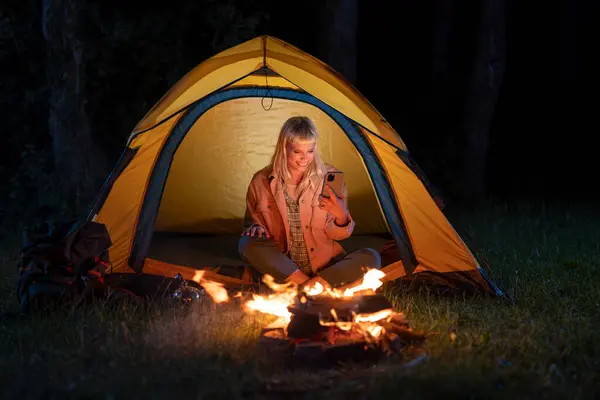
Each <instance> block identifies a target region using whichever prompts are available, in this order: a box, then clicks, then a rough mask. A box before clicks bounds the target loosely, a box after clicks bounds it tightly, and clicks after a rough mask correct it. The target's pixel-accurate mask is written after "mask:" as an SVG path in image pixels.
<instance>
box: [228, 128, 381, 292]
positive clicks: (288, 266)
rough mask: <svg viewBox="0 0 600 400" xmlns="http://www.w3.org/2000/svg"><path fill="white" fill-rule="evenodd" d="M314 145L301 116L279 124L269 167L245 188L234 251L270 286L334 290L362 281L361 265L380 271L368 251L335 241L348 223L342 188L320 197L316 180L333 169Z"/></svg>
mask: <svg viewBox="0 0 600 400" xmlns="http://www.w3.org/2000/svg"><path fill="white" fill-rule="evenodd" d="M317 141H318V134H317V130H316V128H315V126H314V124H313V123H312V121H311V120H310V119H309V118H307V117H292V118H290V119H288V120H287V121H286V122H285V123H284V124H283V126H282V128H281V131H280V133H279V138H278V140H277V146H276V148H275V153H274V154H273V157H272V159H271V163H270V165H269V166H267V167H265V168H263V169H262V170H260V171H258V172H257V173H256V174H254V176H253V178H252V181H251V182H250V185H249V187H248V192H247V196H246V216H245V221H244V232H243V233H242V237H241V238H240V242H239V251H240V253H241V255H242V256H243V257H244V258H245V259H246V260H247V261H248V262H249V263H250V264H251V265H252V266H253V267H255V268H256V269H257V270H258V271H259V272H261V273H263V274H269V275H272V276H273V277H274V278H275V279H276V280H278V281H291V282H295V283H297V284H298V285H302V286H305V285H311V284H313V283H315V282H320V283H321V284H323V285H325V286H330V287H338V286H342V285H348V284H351V283H353V282H354V281H357V280H359V279H360V278H362V276H363V275H364V273H365V270H363V268H362V267H367V268H380V266H381V258H380V256H379V253H377V251H375V250H373V249H369V248H363V249H360V250H357V251H355V252H353V253H350V254H347V253H346V252H345V250H344V249H343V248H342V246H341V245H340V244H339V243H337V241H338V240H343V239H346V238H348V237H349V236H350V235H351V234H352V231H353V229H354V220H353V219H352V217H351V216H350V212H349V211H348V199H347V193H348V191H347V189H346V186H345V185H344V187H343V190H342V193H341V196H340V197H338V196H336V195H335V193H333V191H332V190H331V188H330V187H329V186H325V189H324V192H325V194H326V195H328V196H330V197H329V198H327V197H324V196H322V195H321V193H320V192H321V187H322V185H323V179H324V178H323V177H324V175H325V174H326V173H327V172H333V171H338V170H336V169H335V168H334V167H332V166H329V165H325V164H324V163H323V161H322V160H321V158H320V157H319V152H318V147H317Z"/></svg>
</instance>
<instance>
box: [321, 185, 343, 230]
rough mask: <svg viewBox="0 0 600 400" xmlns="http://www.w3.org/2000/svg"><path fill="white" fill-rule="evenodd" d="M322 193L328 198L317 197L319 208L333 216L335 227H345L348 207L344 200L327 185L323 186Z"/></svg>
mask: <svg viewBox="0 0 600 400" xmlns="http://www.w3.org/2000/svg"><path fill="white" fill-rule="evenodd" d="M323 193H325V194H326V195H328V196H329V198H327V197H325V196H323V195H319V208H320V209H322V210H325V211H327V212H328V213H330V214H331V215H333V216H334V217H335V224H336V225H337V226H344V225H346V224H347V223H348V207H347V206H346V202H345V201H344V198H343V197H338V196H337V195H336V194H335V193H334V192H333V190H331V187H330V186H329V185H325V188H324V189H323Z"/></svg>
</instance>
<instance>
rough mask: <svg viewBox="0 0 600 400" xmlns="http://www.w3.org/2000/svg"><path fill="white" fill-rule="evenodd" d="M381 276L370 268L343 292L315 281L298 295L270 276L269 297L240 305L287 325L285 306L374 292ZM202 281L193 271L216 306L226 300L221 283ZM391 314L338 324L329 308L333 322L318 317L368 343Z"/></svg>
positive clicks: (201, 274) (288, 317)
mask: <svg viewBox="0 0 600 400" xmlns="http://www.w3.org/2000/svg"><path fill="white" fill-rule="evenodd" d="M384 276H385V273H383V272H382V271H380V270H378V269H371V270H369V271H368V272H367V273H366V274H365V275H364V276H363V279H362V281H361V283H360V284H358V285H356V286H354V287H351V288H348V289H345V290H340V289H331V288H325V287H323V285H322V284H321V283H319V282H315V283H314V284H313V285H311V286H309V287H304V288H303V292H304V293H303V294H302V295H301V296H298V293H299V291H298V285H297V284H295V283H293V282H289V283H285V284H278V283H276V282H275V279H274V278H273V277H272V276H271V275H268V274H265V275H264V276H263V282H264V283H265V284H266V285H267V286H268V287H269V288H270V289H272V291H273V292H274V293H272V294H269V295H260V294H253V295H252V300H248V301H246V302H245V303H243V304H242V308H243V309H244V311H245V312H248V313H251V312H255V311H259V312H262V313H266V314H271V315H274V316H277V317H279V319H278V321H277V324H280V325H283V326H287V324H288V323H289V322H290V320H291V317H292V313H291V312H290V311H289V310H288V307H289V306H291V305H293V304H294V303H295V302H296V301H299V302H300V303H302V304H305V303H306V302H307V301H308V299H309V297H312V296H331V297H334V298H341V297H352V296H355V295H356V294H357V293H359V292H362V291H365V290H373V291H375V290H376V289H378V288H379V287H380V286H381V285H383V282H382V281H381V278H383V277H384ZM203 278H204V271H196V273H195V275H194V278H193V280H194V281H195V282H198V283H199V284H200V285H201V286H202V287H203V288H204V289H205V290H206V292H207V293H208V294H209V295H210V296H211V297H212V298H213V300H214V301H215V302H216V303H222V302H225V301H228V300H229V297H228V295H227V291H226V290H225V289H224V288H223V285H222V284H221V283H217V282H213V281H208V280H205V279H203ZM240 296H241V293H237V294H236V295H235V296H234V297H240ZM392 313H393V310H392V309H385V310H381V311H378V312H375V313H370V314H356V313H354V314H353V315H352V320H351V321H347V320H346V321H341V320H339V318H338V315H337V313H336V311H335V310H334V309H331V310H330V314H331V316H332V317H333V321H331V317H330V318H329V320H326V319H325V320H324V319H323V318H319V323H320V324H321V325H324V326H333V327H336V328H338V329H340V330H343V331H346V332H350V331H352V332H355V333H358V334H360V335H364V337H365V338H366V340H368V341H369V340H373V339H376V338H378V337H380V336H381V335H382V334H384V333H385V329H384V328H383V327H382V326H381V325H379V324H378V323H377V322H378V321H381V320H383V319H386V318H389V317H390V316H391V315H392Z"/></svg>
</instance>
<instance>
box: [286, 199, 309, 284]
mask: <svg viewBox="0 0 600 400" xmlns="http://www.w3.org/2000/svg"><path fill="white" fill-rule="evenodd" d="M283 194H284V196H285V203H286V205H287V213H288V220H289V222H290V253H289V257H290V259H291V260H292V261H293V262H295V263H296V265H298V268H300V270H301V271H302V272H304V273H305V274H306V275H308V276H312V275H313V271H312V267H311V266H310V259H309V258H308V252H307V251H306V243H304V233H302V223H301V222H300V207H299V206H298V202H297V201H295V200H294V199H293V198H292V197H291V196H290V195H289V194H288V193H287V191H286V190H284V191H283Z"/></svg>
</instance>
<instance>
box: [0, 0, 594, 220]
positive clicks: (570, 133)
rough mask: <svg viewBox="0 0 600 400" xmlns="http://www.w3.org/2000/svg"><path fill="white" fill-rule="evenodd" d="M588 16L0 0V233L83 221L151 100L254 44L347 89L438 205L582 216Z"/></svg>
mask: <svg viewBox="0 0 600 400" xmlns="http://www.w3.org/2000/svg"><path fill="white" fill-rule="evenodd" d="M588 15H589V13H588V12H587V11H586V10H585V7H584V5H583V3H582V2H579V1H567V0H559V1H558V2H553V3H544V4H543V5H540V4H534V3H533V2H528V1H517V0H497V1H492V0H480V1H468V2H463V1H457V0H455V1H451V0H437V1H416V0H410V1H409V0H399V1H392V2H388V1H360V2H359V1H358V0H347V1H340V0H335V1H331V0H330V1H302V2H282V1H272V0H266V1H257V0H246V1H237V2H236V1H233V0H222V1H216V0H204V1H187V2H184V1H170V2H167V3H164V2H159V3H152V2H146V3H143V5H142V4H136V3H134V2H119V1H113V0H108V1H101V2H100V1H90V0H79V1H75V0H37V1H31V0H22V1H4V2H3V3H2V5H1V6H0V68H1V74H0V82H1V84H0V87H1V89H2V90H1V91H0V113H1V118H2V128H3V129H2V134H0V159H1V160H2V161H1V162H0V220H1V221H3V224H6V226H8V225H10V223H11V222H15V221H19V220H21V221H22V220H27V219H29V218H32V217H34V216H39V215H40V213H41V212H43V210H44V209H47V210H50V211H49V212H50V213H58V214H62V215H76V214H77V213H81V212H84V210H85V209H86V208H87V206H88V205H89V203H90V202H91V199H92V198H93V196H94V195H95V193H96V192H97V191H98V190H99V188H100V185H101V184H102V182H103V181H104V180H105V179H106V177H107V176H108V174H109V173H110V170H111V168H112V166H113V165H114V164H115V163H116V161H117V159H118V157H119V155H120V153H121V151H122V150H123V148H124V146H125V142H126V139H127V137H128V135H129V134H130V132H131V131H132V129H133V128H134V126H135V125H136V124H137V122H138V121H139V120H141V118H142V117H143V116H144V115H145V113H146V112H147V111H148V110H149V109H150V108H151V107H152V106H153V105H154V104H155V103H156V102H157V101H158V100H159V99H160V98H161V96H162V95H163V94H165V93H166V92H167V90H168V89H169V88H170V87H171V86H172V85H173V84H175V83H176V82H177V81H178V80H179V79H180V78H181V77H182V76H183V75H185V74H186V73H187V72H188V71H189V70H191V69H192V68H193V67H194V66H196V65H197V64H199V63H200V62H202V61H203V60H205V59H206V58H208V57H210V56H212V55H214V54H215V53H217V52H219V51H221V50H224V49H226V48H228V47H230V46H234V45H236V44H239V43H241V42H243V41H246V40H249V39H251V38H253V37H255V36H257V35H260V34H270V35H273V36H275V37H278V38H280V39H282V40H285V41H287V42H289V43H291V44H293V45H295V46H297V47H299V48H300V49H302V50H304V51H306V52H308V53H309V54H312V55H314V56H316V57H318V58H320V59H322V60H323V61H325V62H327V63H329V64H330V65H331V66H332V67H333V68H334V69H336V70H338V71H340V72H341V73H343V74H344V75H345V76H347V77H348V79H350V80H351V81H352V82H353V83H354V84H355V85H356V87H357V88H358V90H359V91H360V92H361V93H363V94H364V95H365V96H366V98H367V99H368V100H369V101H370V102H371V103H372V104H373V105H374V106H375V107H376V108H377V109H378V110H379V111H380V112H381V113H382V114H383V116H384V117H385V118H386V119H387V120H388V121H389V122H390V123H391V125H392V126H393V127H394V128H395V129H396V130H397V131H398V132H399V133H400V135H401V136H402V138H403V140H404V141H405V143H406V144H407V146H408V148H409V150H410V152H411V154H412V155H413V158H414V159H415V160H416V162H417V163H418V164H419V166H420V167H421V169H423V170H424V171H425V173H426V174H427V176H428V177H429V178H430V180H431V181H432V182H433V183H434V185H435V186H437V188H438V189H439V190H440V191H441V193H442V194H443V195H444V199H445V201H446V204H449V205H453V204H456V205H473V204H476V202H477V201H483V200H486V199H496V200H501V201H513V200H522V199H526V200H535V201H544V202H553V201H559V202H564V201H568V202H571V201H573V202H592V203H595V202H596V200H595V196H594V195H593V193H594V192H595V190H596V188H595V186H596V180H597V179H596V178H595V175H596V174H597V171H598V168H597V167H596V160H595V158H596V157H595V156H594V154H595V149H594V143H595V142H596V140H595V139H596V136H597V134H598V133H597V132H598V128H597V127H596V123H595V121H594V119H593V117H594V115H595V114H596V112H597V111H596V110H595V108H593V104H595V100H594V99H595V94H596V93H595V91H594V90H592V89H591V88H592V84H591V81H592V78H593V77H594V75H595V74H594V64H592V61H593V60H594V58H595V54H594V53H593V51H594V49H596V48H597V44H596V43H594V40H593V35H591V34H590V32H589V31H590V30H591V29H590V27H591V25H590V24H588V23H587V22H586V21H587V20H588V18H587V17H588Z"/></svg>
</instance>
